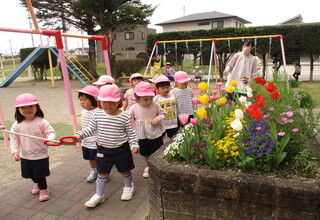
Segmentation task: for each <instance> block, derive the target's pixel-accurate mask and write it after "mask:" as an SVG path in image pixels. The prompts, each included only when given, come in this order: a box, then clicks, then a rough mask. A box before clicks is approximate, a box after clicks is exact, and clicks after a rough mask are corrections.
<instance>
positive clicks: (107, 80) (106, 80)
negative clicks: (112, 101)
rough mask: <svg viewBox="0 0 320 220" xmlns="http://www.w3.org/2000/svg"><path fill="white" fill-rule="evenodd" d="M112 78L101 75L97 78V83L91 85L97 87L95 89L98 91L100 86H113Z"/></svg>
mask: <svg viewBox="0 0 320 220" xmlns="http://www.w3.org/2000/svg"><path fill="white" fill-rule="evenodd" d="M115 82H116V81H115V80H114V78H112V77H111V76H108V75H102V76H100V77H99V79H98V81H97V82H95V83H93V85H97V87H98V88H99V89H100V88H101V87H102V86H105V85H112V84H115Z"/></svg>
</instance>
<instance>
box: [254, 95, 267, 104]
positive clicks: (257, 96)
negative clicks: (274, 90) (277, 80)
mask: <svg viewBox="0 0 320 220" xmlns="http://www.w3.org/2000/svg"><path fill="white" fill-rule="evenodd" d="M265 98H266V97H264V96H263V95H262V94H259V95H256V97H254V99H255V100H256V101H257V102H258V101H259V100H265Z"/></svg>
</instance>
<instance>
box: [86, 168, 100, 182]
mask: <svg viewBox="0 0 320 220" xmlns="http://www.w3.org/2000/svg"><path fill="white" fill-rule="evenodd" d="M97 176H98V172H97V171H94V170H90V174H89V176H88V177H87V182H88V183H93V182H94V181H96V179H97Z"/></svg>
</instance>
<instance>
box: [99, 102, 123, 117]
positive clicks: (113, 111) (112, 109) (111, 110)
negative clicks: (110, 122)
mask: <svg viewBox="0 0 320 220" xmlns="http://www.w3.org/2000/svg"><path fill="white" fill-rule="evenodd" d="M100 105H101V108H102V109H103V110H104V111H105V112H106V113H107V114H108V115H117V114H118V113H119V109H118V106H119V102H110V101H100Z"/></svg>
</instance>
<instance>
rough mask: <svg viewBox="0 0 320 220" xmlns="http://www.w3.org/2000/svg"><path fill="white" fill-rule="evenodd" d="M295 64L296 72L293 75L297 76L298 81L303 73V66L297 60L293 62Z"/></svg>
mask: <svg viewBox="0 0 320 220" xmlns="http://www.w3.org/2000/svg"><path fill="white" fill-rule="evenodd" d="M293 65H294V73H293V75H292V76H293V77H294V78H295V80H296V81H298V80H299V76H300V74H301V66H300V64H299V63H298V62H297V61H295V62H293Z"/></svg>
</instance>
